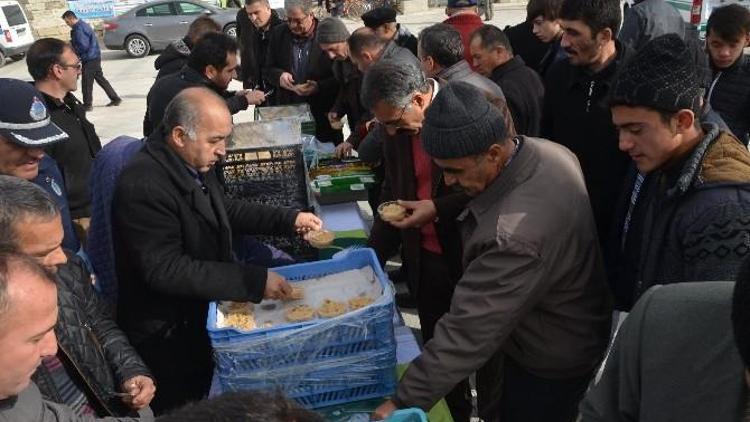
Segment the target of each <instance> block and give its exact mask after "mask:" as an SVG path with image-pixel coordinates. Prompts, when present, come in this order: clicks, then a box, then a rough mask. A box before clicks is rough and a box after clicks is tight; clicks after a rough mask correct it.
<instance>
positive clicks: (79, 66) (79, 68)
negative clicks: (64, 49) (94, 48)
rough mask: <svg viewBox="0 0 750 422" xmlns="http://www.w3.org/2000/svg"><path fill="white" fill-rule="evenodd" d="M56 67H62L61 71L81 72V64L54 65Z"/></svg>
mask: <svg viewBox="0 0 750 422" xmlns="http://www.w3.org/2000/svg"><path fill="white" fill-rule="evenodd" d="M56 64H57V65H58V66H60V67H62V68H63V69H75V70H81V69H83V63H81V62H78V63H73V64H64V63H56Z"/></svg>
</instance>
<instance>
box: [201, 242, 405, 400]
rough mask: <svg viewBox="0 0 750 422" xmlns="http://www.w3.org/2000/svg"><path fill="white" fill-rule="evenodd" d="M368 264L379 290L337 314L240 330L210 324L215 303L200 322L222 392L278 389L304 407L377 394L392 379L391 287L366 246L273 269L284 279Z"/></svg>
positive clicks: (391, 388) (388, 386) (213, 321)
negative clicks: (362, 303) (376, 295)
mask: <svg viewBox="0 0 750 422" xmlns="http://www.w3.org/2000/svg"><path fill="white" fill-rule="evenodd" d="M366 266H370V267H372V268H373V270H374V272H375V275H376V278H377V280H378V282H379V283H380V284H381V286H382V288H383V289H382V291H383V294H382V296H380V297H379V298H377V299H376V300H375V301H374V302H373V303H372V304H370V305H368V306H366V307H364V308H361V309H358V310H355V311H351V312H348V313H346V314H343V315H341V316H338V317H335V318H331V319H323V320H317V321H309V322H303V323H293V324H288V325H284V326H279V327H273V328H265V329H264V328H260V329H256V330H252V331H242V330H238V329H234V328H222V329H219V328H217V325H216V321H217V309H218V307H217V304H216V303H212V304H211V306H210V307H209V315H208V322H207V328H208V333H209V336H210V338H211V343H212V345H213V348H214V358H215V361H216V369H217V374H218V376H219V380H220V382H221V385H222V388H223V390H224V391H237V390H275V389H281V390H282V391H283V392H284V393H286V394H287V395H288V396H289V397H291V398H294V399H296V400H297V401H299V402H300V403H301V404H303V405H305V406H307V407H311V408H317V407H325V406H331V405H335V404H340V403H347V402H351V401H357V400H364V399H369V398H378V397H384V396H387V395H389V394H392V393H393V391H394V389H395V385H396V373H395V365H396V340H395V337H394V333H393V318H394V312H395V307H394V302H393V287H392V286H391V284H390V282H389V281H388V279H387V277H386V276H385V274H384V273H383V270H382V269H381V267H380V264H379V263H378V260H377V258H376V256H375V253H374V252H373V251H372V250H371V249H359V250H353V251H349V252H348V253H346V254H344V255H343V256H342V257H338V258H334V259H332V260H327V261H318V262H312V263H305V264H297V265H292V266H287V267H281V268H276V269H274V271H276V272H278V273H279V274H280V275H282V276H284V277H285V278H287V280H290V281H291V282H294V281H301V280H307V279H311V278H319V277H323V276H326V275H329V274H334V273H339V272H343V271H347V270H354V269H359V268H363V267H366Z"/></svg>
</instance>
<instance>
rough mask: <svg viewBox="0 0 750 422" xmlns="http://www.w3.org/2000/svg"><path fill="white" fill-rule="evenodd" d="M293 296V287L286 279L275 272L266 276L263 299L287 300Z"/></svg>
mask: <svg viewBox="0 0 750 422" xmlns="http://www.w3.org/2000/svg"><path fill="white" fill-rule="evenodd" d="M291 294H292V286H290V285H289V283H287V281H286V279H285V278H284V277H282V276H280V275H278V274H276V273H275V272H272V271H269V272H268V275H267V276H266V290H265V291H264V292H263V299H285V298H287V297H289V295H291Z"/></svg>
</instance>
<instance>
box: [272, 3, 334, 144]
mask: <svg viewBox="0 0 750 422" xmlns="http://www.w3.org/2000/svg"><path fill="white" fill-rule="evenodd" d="M286 17H287V24H286V25H279V26H277V27H275V28H273V29H272V30H271V34H270V35H269V41H268V51H267V55H266V61H265V67H264V69H263V78H264V79H265V80H266V83H268V84H270V85H272V86H274V87H275V88H276V92H275V93H274V94H273V95H271V96H270V97H269V105H288V104H299V103H307V104H309V105H310V111H311V112H312V115H313V117H314V118H315V133H316V136H317V137H318V139H319V140H321V141H323V142H333V143H334V144H336V145H338V144H340V143H341V142H342V141H343V134H342V133H341V130H340V129H333V128H332V127H331V124H330V122H329V121H328V112H329V111H331V108H332V107H333V103H334V101H335V100H336V94H337V93H338V88H339V86H338V83H337V82H336V79H335V78H334V76H333V70H332V68H333V63H332V61H331V59H330V58H329V57H328V54H326V53H325V52H323V50H322V49H321V48H320V45H319V43H318V39H317V33H318V20H317V19H316V18H315V17H314V16H313V14H312V9H311V2H309V1H305V0H289V1H287V2H286ZM290 53H291V54H290Z"/></svg>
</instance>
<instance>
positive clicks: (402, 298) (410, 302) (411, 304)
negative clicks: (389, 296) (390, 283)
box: [396, 293, 417, 309]
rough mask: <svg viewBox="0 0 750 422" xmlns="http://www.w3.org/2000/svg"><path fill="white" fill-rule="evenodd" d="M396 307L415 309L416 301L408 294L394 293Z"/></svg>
mask: <svg viewBox="0 0 750 422" xmlns="http://www.w3.org/2000/svg"><path fill="white" fill-rule="evenodd" d="M396 305H398V307H399V308H411V309H414V308H416V307H417V300H416V299H415V298H413V297H412V296H411V294H409V293H396Z"/></svg>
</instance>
